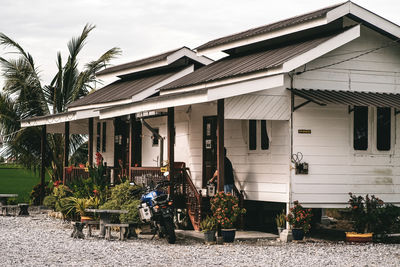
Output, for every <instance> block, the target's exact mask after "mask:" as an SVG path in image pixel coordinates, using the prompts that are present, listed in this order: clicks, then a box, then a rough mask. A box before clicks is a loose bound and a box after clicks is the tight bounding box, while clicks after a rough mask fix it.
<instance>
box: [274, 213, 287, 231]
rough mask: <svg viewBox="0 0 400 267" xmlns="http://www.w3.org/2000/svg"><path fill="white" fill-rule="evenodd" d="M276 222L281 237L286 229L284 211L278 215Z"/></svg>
mask: <svg viewBox="0 0 400 267" xmlns="http://www.w3.org/2000/svg"><path fill="white" fill-rule="evenodd" d="M275 222H276V227H277V228H278V234H279V235H280V234H281V232H282V230H283V229H285V223H286V215H285V212H284V211H282V213H280V214H278V215H276V217H275Z"/></svg>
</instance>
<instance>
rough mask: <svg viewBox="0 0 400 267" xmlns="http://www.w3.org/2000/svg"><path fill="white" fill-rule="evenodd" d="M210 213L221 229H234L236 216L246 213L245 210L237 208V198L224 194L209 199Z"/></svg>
mask: <svg viewBox="0 0 400 267" xmlns="http://www.w3.org/2000/svg"><path fill="white" fill-rule="evenodd" d="M211 211H212V212H213V214H214V217H215V218H216V220H217V222H218V223H219V224H220V225H221V228H223V229H231V228H234V225H235V222H236V220H237V218H238V216H239V215H241V214H244V213H246V209H243V208H240V207H239V199H238V198H237V197H235V196H233V195H232V194H231V193H228V194H225V193H224V192H219V193H218V194H217V195H216V196H215V197H214V198H213V199H211Z"/></svg>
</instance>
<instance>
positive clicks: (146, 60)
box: [96, 46, 191, 75]
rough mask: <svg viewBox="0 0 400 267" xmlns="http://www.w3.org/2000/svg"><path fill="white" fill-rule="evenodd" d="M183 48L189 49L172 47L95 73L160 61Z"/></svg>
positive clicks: (99, 73)
mask: <svg viewBox="0 0 400 267" xmlns="http://www.w3.org/2000/svg"><path fill="white" fill-rule="evenodd" d="M184 48H187V49H189V50H191V49H190V48H188V47H186V46H182V47H180V48H177V49H172V50H170V51H167V52H163V53H159V54H157V55H153V56H150V57H145V58H141V59H137V60H134V61H131V62H128V63H123V64H119V65H116V66H112V67H109V68H106V69H104V70H101V71H99V72H97V73H96V75H105V74H110V73H114V72H118V71H123V70H127V69H130V68H136V67H141V66H145V65H148V64H153V63H155V62H160V61H163V60H165V59H166V58H167V57H168V56H170V55H171V54H173V53H175V52H177V51H179V50H181V49H184ZM153 58H154V60H152V59H153ZM141 61H143V63H139V64H137V63H138V62H141Z"/></svg>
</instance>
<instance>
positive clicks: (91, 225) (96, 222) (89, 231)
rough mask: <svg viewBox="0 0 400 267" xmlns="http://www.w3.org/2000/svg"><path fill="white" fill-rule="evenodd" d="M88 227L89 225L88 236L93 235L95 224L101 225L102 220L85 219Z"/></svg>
mask: <svg viewBox="0 0 400 267" xmlns="http://www.w3.org/2000/svg"><path fill="white" fill-rule="evenodd" d="M83 223H84V224H85V225H86V226H87V227H88V232H87V235H86V236H87V237H91V236H92V227H93V226H99V225H100V222H99V221H85V222H83Z"/></svg>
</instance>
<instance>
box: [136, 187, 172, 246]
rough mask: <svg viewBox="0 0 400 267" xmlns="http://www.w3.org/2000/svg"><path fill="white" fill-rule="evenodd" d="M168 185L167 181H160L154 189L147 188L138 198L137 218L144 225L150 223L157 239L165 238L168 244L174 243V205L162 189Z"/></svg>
mask: <svg viewBox="0 0 400 267" xmlns="http://www.w3.org/2000/svg"><path fill="white" fill-rule="evenodd" d="M168 185H169V181H161V182H159V183H157V184H156V186H155V187H154V188H152V187H150V186H149V187H147V190H146V191H145V192H144V193H143V195H142V196H141V198H140V201H141V203H140V205H139V207H138V209H139V217H140V219H141V220H142V222H144V223H150V226H151V228H152V230H153V231H154V233H155V234H158V236H159V237H161V238H163V237H166V239H167V241H168V243H170V244H174V243H175V241H176V235H175V228H174V203H173V201H172V200H171V199H170V197H169V195H168V194H166V193H165V192H164V191H163V190H161V188H162V187H166V186H168Z"/></svg>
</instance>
